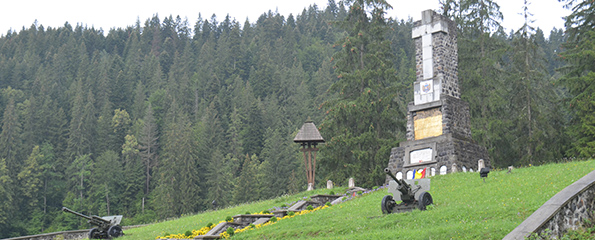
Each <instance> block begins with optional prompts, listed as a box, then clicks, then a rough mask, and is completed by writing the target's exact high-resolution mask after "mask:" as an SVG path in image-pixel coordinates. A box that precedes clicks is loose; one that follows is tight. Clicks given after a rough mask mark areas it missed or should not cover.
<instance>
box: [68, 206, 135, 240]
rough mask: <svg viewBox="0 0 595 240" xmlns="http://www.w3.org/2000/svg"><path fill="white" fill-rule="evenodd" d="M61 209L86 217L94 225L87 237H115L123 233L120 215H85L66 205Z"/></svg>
mask: <svg viewBox="0 0 595 240" xmlns="http://www.w3.org/2000/svg"><path fill="white" fill-rule="evenodd" d="M62 211H64V212H67V213H72V214H74V215H76V216H78V217H82V218H84V219H87V222H88V223H90V224H92V225H94V226H96V227H95V228H92V229H91V230H90V231H89V239H106V238H116V237H119V236H122V235H124V232H122V227H120V222H121V221H122V215H116V216H107V217H98V216H95V215H92V216H87V215H84V214H82V213H79V212H75V211H72V210H70V209H68V208H67V207H62Z"/></svg>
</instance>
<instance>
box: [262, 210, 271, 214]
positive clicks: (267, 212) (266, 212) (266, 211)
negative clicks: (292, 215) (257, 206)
mask: <svg viewBox="0 0 595 240" xmlns="http://www.w3.org/2000/svg"><path fill="white" fill-rule="evenodd" d="M262 213H264V214H269V213H271V212H269V210H264V211H262Z"/></svg>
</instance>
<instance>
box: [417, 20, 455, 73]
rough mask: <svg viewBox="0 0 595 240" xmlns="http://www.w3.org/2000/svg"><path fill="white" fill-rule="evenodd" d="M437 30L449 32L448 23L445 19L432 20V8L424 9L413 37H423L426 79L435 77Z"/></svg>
mask: <svg viewBox="0 0 595 240" xmlns="http://www.w3.org/2000/svg"><path fill="white" fill-rule="evenodd" d="M437 32H445V33H448V23H446V22H445V21H436V22H432V10H426V11H423V12H422V18H421V26H418V27H415V28H413V31H412V37H413V39H416V38H418V37H421V43H422V59H423V62H422V63H423V79H424V80H427V79H432V77H434V68H433V67H434V66H433V65H434V64H433V59H432V54H433V49H432V47H433V46H432V34H433V33H437Z"/></svg>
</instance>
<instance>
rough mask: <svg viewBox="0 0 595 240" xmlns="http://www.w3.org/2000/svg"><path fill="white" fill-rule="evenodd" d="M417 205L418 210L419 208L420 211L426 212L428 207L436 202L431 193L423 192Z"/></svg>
mask: <svg viewBox="0 0 595 240" xmlns="http://www.w3.org/2000/svg"><path fill="white" fill-rule="evenodd" d="M417 204H418V205H417V208H419V210H422V211H423V210H426V206H428V205H432V204H434V200H432V195H430V193H429V192H421V194H419V199H418V200H417Z"/></svg>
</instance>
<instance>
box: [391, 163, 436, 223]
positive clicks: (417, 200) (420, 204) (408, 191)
mask: <svg viewBox="0 0 595 240" xmlns="http://www.w3.org/2000/svg"><path fill="white" fill-rule="evenodd" d="M384 173H386V175H388V176H390V177H391V178H392V179H393V180H390V181H389V182H388V192H389V193H392V195H393V196H394V197H393V196H391V195H386V196H384V198H382V203H381V209H382V213H384V214H387V213H399V212H406V211H411V210H413V209H416V208H417V209H419V210H422V211H423V210H426V206H428V205H432V204H433V203H434V201H433V199H432V195H430V193H429V192H428V191H430V179H406V180H403V179H397V178H396V177H395V175H393V174H392V173H391V172H390V170H389V169H388V168H385V169H384ZM397 202H401V203H397Z"/></svg>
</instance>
